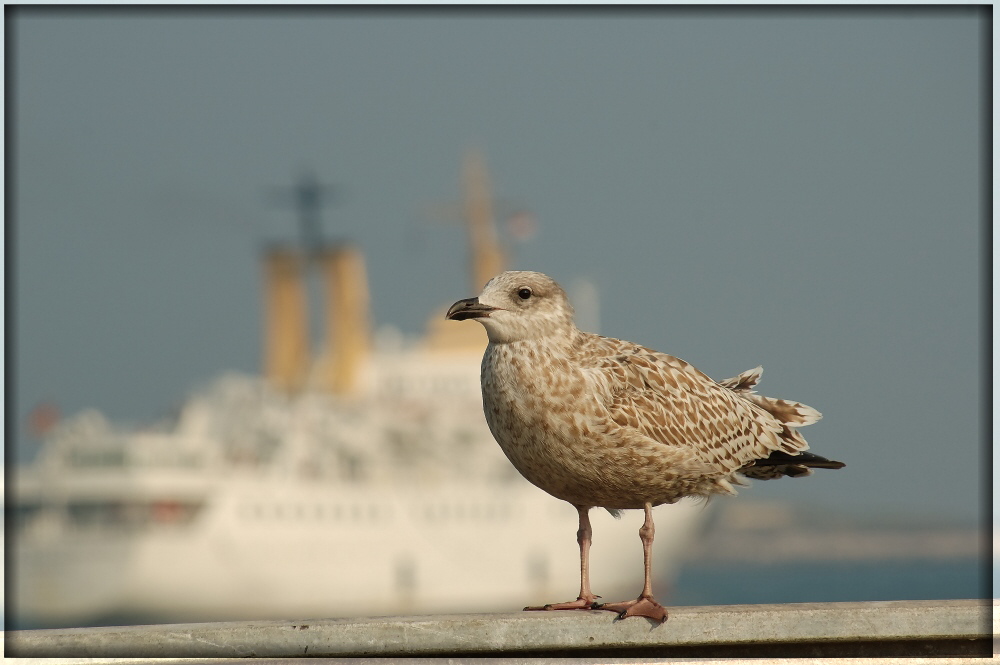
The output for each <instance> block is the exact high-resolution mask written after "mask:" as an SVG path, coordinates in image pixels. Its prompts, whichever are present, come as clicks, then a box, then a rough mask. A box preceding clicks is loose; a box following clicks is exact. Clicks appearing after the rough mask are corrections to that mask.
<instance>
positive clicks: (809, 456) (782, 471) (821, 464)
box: [740, 450, 847, 480]
mask: <svg viewBox="0 0 1000 665" xmlns="http://www.w3.org/2000/svg"><path fill="white" fill-rule="evenodd" d="M845 466H847V465H846V464H844V463H843V462H838V461H836V460H831V459H827V458H825V457H820V456H819V455H815V454H813V453H806V452H802V453H798V454H797V455H790V454H788V453H785V452H782V451H780V450H776V451H774V452H773V453H771V454H770V455H768V456H767V458H766V459H759V460H754V461H753V462H751V463H750V464H747V465H746V466H745V467H743V468H742V469H740V473H742V474H743V475H744V476H747V477H748V478H756V479H757V480H771V479H773V478H780V477H782V476H788V477H790V478H795V477H799V476H809V475H812V470H813V469H843V468H844V467H845Z"/></svg>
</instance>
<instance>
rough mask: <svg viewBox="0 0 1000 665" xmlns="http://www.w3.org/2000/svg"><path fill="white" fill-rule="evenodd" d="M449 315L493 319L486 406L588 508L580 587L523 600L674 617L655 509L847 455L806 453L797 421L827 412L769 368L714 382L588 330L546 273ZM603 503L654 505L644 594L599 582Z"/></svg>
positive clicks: (512, 279)
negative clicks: (594, 564)
mask: <svg viewBox="0 0 1000 665" xmlns="http://www.w3.org/2000/svg"><path fill="white" fill-rule="evenodd" d="M447 318H448V319H452V320H455V321H462V320H466V319H475V320H476V321H478V322H479V323H481V324H482V325H483V326H484V327H485V328H486V332H487V334H488V337H489V344H488V346H487V347H486V351H485V353H484V354H483V362H482V370H481V381H482V392H483V411H484V414H485V416H486V422H487V423H488V424H489V427H490V431H491V432H492V434H493V437H494V438H495V439H496V440H497V443H499V444H500V447H501V448H502V449H503V452H504V454H506V456H507V459H509V460H510V462H511V464H513V465H514V467H515V468H516V469H517V470H518V471H519V472H520V473H521V475H523V476H524V477H525V478H526V479H527V480H528V481H529V482H531V483H532V484H534V485H535V486H537V487H539V488H540V489H542V490H544V491H545V492H547V493H549V494H551V495H552V496H554V497H556V498H557V499H562V500H563V501H567V502H569V503H570V504H572V505H573V506H574V507H575V508H576V510H577V513H578V515H579V524H580V526H579V530H578V531H577V543H578V544H579V546H580V594H579V596H578V597H577V599H576V600H574V601H569V602H563V603H552V604H548V605H543V606H540V607H526V608H524V609H525V610H592V609H594V610H608V611H612V612H617V613H618V615H619V618H620V619H624V618H626V617H630V616H642V617H647V618H649V619H652V620H654V621H656V622H663V621H665V620H666V619H667V610H666V609H665V608H664V607H663V606H662V605H660V603H658V602H657V601H656V600H655V599H654V598H653V592H652V583H651V568H652V563H651V562H652V548H653V536H654V532H655V529H654V524H653V516H652V509H653V507H654V506H658V505H661V504H671V503H675V502H677V501H679V500H680V499H682V498H684V497H688V496H691V497H709V496H711V495H714V494H730V495H732V494H736V490H735V489H734V485H745V484H746V482H745V480H744V479H745V478H756V479H761V480H768V479H772V478H780V477H782V476H790V477H801V476H808V475H810V474H811V473H812V469H814V468H821V469H839V468H842V467H843V466H844V464H843V463H841V462H836V461H833V460H829V459H826V458H824V457H820V456H818V455H814V454H812V453H808V452H805V450H806V449H807V448H808V444H807V443H806V441H805V439H803V438H802V435H801V434H799V432H798V431H797V429H795V428H796V427H801V426H804V425H809V424H812V423H814V422H816V421H817V420H819V419H820V417H821V415H820V413H819V411H817V410H816V409H813V408H812V407H809V406H806V405H804V404H800V403H798V402H791V401H787V400H781V399H773V398H770V397H764V396H761V395H758V394H756V393H755V392H754V391H753V390H752V389H753V387H754V386H755V385H756V384H757V382H758V381H759V380H760V376H761V372H762V369H761V368H760V367H756V368H754V369H751V370H748V371H746V372H743V373H742V374H739V375H738V376H735V377H733V378H731V379H725V380H723V381H714V380H712V379H711V378H709V377H708V376H707V375H705V374H704V373H702V372H700V371H699V370H697V369H695V368H694V366H692V365H691V364H689V363H687V362H685V361H683V360H681V359H680V358H676V357H674V356H670V355H667V354H665V353H660V352H658V351H654V350H652V349H649V348H646V347H644V346H640V345H638V344H634V343H632V342H627V341H624V340H619V339H613V338H609V337H603V336H601V335H596V334H593V333H587V332H582V331H580V330H578V329H577V327H576V325H575V324H574V322H573V308H572V307H571V305H570V303H569V300H568V298H567V297H566V293H565V291H563V289H562V287H560V286H559V284H558V283H556V281H555V280H553V279H552V278H551V277H548V276H547V275H544V274H542V273H539V272H528V271H508V272H503V273H500V274H499V275H497V276H496V277H494V278H493V279H491V280H490V281H489V282H488V283H487V284H486V286H485V287H484V288H483V291H482V293H480V294H479V296H478V297H475V298H466V299H464V300H459V301H458V302H456V303H455V304H454V305H452V306H451V308H450V309H449V310H448V313H447ZM595 507H602V508H605V509H607V510H608V511H609V512H611V513H612V514H613V515H616V516H617V514H618V513H619V511H621V510H626V509H642V510H643V511H644V512H645V521H644V522H643V525H642V527H641V528H640V529H639V538H640V540H641V542H642V548H643V560H644V567H645V580H644V583H643V588H642V592H641V593H640V595H639V597H638V598H636V599H634V600H627V601H624V602H620V603H599V602H598V598H600V596H596V595H594V593H593V592H592V591H591V588H590V566H589V551H590V545H591V537H592V531H591V526H590V518H589V512H590V510H591V508H595Z"/></svg>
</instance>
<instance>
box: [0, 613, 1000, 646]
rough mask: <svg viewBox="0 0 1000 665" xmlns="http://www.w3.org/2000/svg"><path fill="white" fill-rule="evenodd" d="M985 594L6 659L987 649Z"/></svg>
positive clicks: (402, 620) (183, 629)
mask: <svg viewBox="0 0 1000 665" xmlns="http://www.w3.org/2000/svg"><path fill="white" fill-rule="evenodd" d="M992 614H993V612H992V611H991V601H988V600H946V601H888V602H866V603H802V604H786V605H721V606H713V607H678V608H674V609H671V611H670V618H669V620H668V621H667V622H666V623H665V624H662V625H655V624H654V623H653V622H652V621H650V620H648V619H642V618H630V619H627V620H624V621H619V620H617V617H616V616H615V615H614V614H612V613H610V612H601V611H588V612H575V611H571V612H517V613H511V614H464V615H441V616H407V617H375V618H352V619H312V620H298V621H251V622H234V623H203V624H168V625H154V626H124V627H103V628H65V629H50V630H25V631H9V632H7V633H6V635H5V636H4V651H5V655H6V656H14V657H63V658H65V657H117V658H129V657H131V658H157V657H188V658H226V657H234V656H235V657H247V656H256V657H270V658H283V657H295V656H354V657H364V656H396V657H402V656H462V655H468V656H473V655H482V656H522V657H524V656H564V657H565V656H592V657H605V658H606V657H614V656H619V657H629V656H633V657H651V656H675V657H676V656H687V657H731V656H744V657H747V656H771V657H793V656H800V657H815V656H841V657H848V656H854V657H859V656H942V655H947V656H988V655H990V653H991V652H992Z"/></svg>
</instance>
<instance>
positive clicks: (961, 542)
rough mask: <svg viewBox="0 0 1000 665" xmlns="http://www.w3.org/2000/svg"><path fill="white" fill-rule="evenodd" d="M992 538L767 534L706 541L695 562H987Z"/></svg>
mask: <svg viewBox="0 0 1000 665" xmlns="http://www.w3.org/2000/svg"><path fill="white" fill-rule="evenodd" d="M986 538H987V536H986V535H985V534H983V533H982V532H981V531H980V530H978V529H975V528H942V529H933V530H893V531H883V530H874V529H863V530H858V529H827V530H823V531H813V530H807V529H788V530H784V529H775V530H771V529H762V530H759V531H758V530H736V531H734V530H729V529H727V530H725V531H721V532H716V533H710V534H706V535H705V536H703V537H702V538H701V539H700V540H699V541H698V542H697V543H695V544H693V545H692V547H691V548H690V549H689V550H688V554H687V559H688V560H689V561H704V562H734V561H752V562H761V563H765V562H766V563H772V562H779V561H784V562H793V561H872V562H874V561H891V560H899V561H912V560H929V561H944V560H954V559H966V558H982V557H985V556H986V552H987V549H986V543H987V542H989V541H988V540H986Z"/></svg>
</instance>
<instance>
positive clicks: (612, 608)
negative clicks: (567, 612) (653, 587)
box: [594, 596, 667, 623]
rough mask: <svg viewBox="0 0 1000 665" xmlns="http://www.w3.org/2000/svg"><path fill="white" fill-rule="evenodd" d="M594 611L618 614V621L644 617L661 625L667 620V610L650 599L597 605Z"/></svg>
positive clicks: (641, 598)
mask: <svg viewBox="0 0 1000 665" xmlns="http://www.w3.org/2000/svg"><path fill="white" fill-rule="evenodd" d="M594 609H598V610H606V611H608V612H618V618H619V619H625V618H627V617H646V618H647V619H652V620H653V621H656V622H658V623H663V622H664V621H666V620H667V608H665V607H664V606H663V605H660V604H659V603H658V602H656V601H655V600H653V598H651V597H644V596H639V597H638V598H636V599H635V600H626V601H624V602H621V603H604V604H599V605H597V606H596V607H595V608H594Z"/></svg>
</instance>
